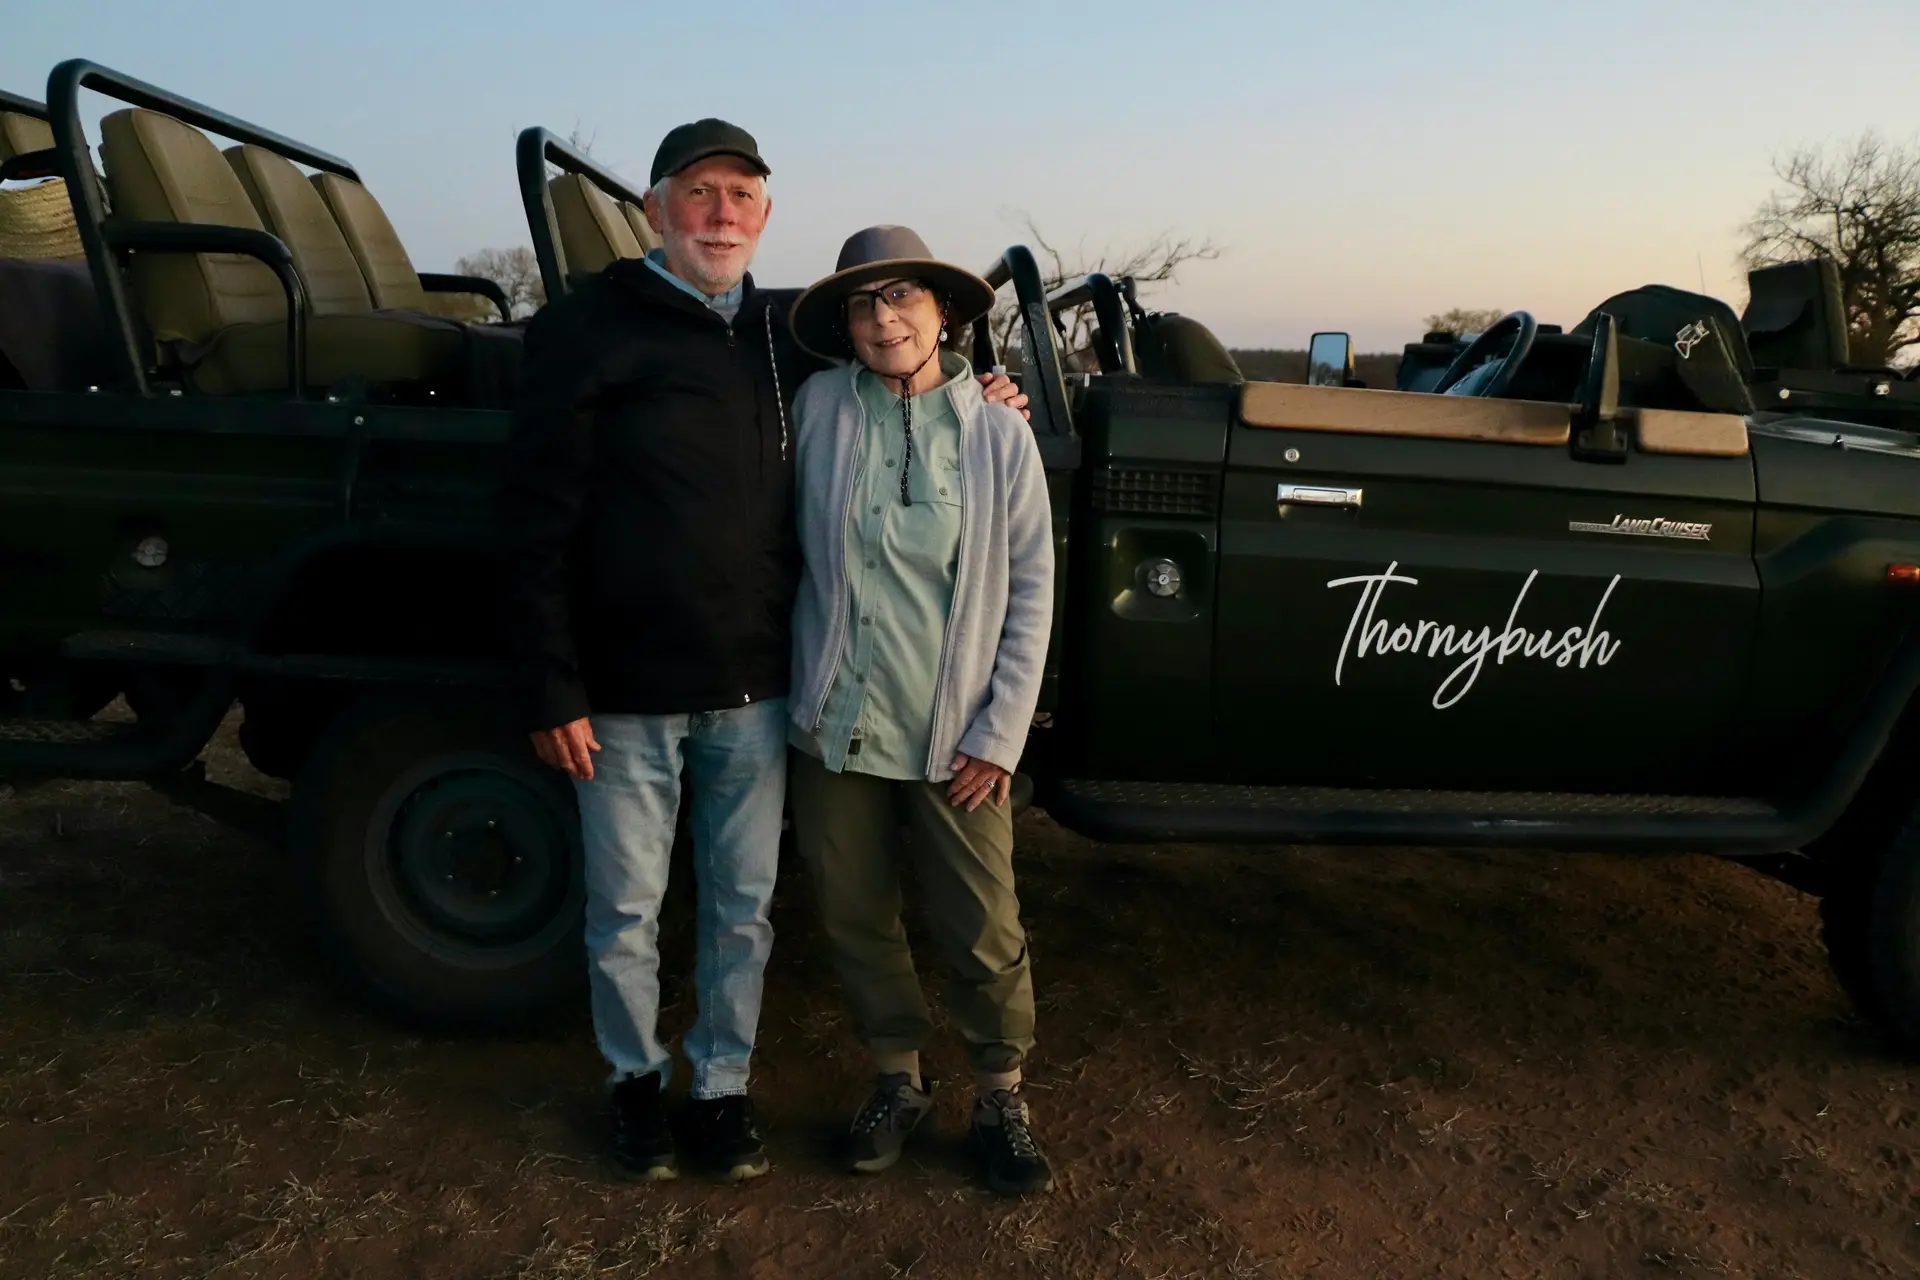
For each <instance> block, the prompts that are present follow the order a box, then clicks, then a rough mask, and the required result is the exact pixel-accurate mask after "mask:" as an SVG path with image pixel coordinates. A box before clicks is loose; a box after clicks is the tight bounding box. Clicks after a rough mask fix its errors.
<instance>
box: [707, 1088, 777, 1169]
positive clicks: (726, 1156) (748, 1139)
mask: <svg viewBox="0 0 1920 1280" xmlns="http://www.w3.org/2000/svg"><path fill="white" fill-rule="evenodd" d="M687 1145H688V1146H689V1147H691V1148H692V1151H691V1153H690V1154H691V1155H692V1156H693V1158H694V1159H696V1160H698V1162H699V1163H700V1164H701V1165H702V1166H703V1167H705V1168H708V1169H711V1170H713V1171H714V1172H716V1173H718V1174H719V1175H720V1176H722V1177H724V1178H725V1179H726V1180H727V1181H728V1182H745V1181H746V1180H747V1179H749V1178H757V1177H759V1176H760V1175H761V1174H763V1173H765V1172H766V1171H767V1169H768V1162H767V1148H766V1145H765V1144H764V1143H763V1142H761V1140H760V1129H759V1126H758V1125H757V1124H756V1123H755V1122H754V1116H753V1103H752V1101H751V1100H750V1099H748V1097H747V1096H746V1095H745V1094H744V1093H739V1094H730V1095H729V1096H727V1097H724V1098H691V1099H689V1100H688V1101H687Z"/></svg>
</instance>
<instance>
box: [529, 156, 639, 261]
mask: <svg viewBox="0 0 1920 1280" xmlns="http://www.w3.org/2000/svg"><path fill="white" fill-rule="evenodd" d="M547 193H548V195H549V196H550V197H551V198H552V200H553V219H554V222H555V223H556V224H558V226H559V229H560V252H561V253H563V254H565V255H566V258H567V280H568V283H569V284H570V285H577V284H579V283H580V282H581V281H583V280H585V279H587V278H588V277H590V276H597V275H599V274H600V273H601V272H602V271H604V270H606V269H607V267H608V265H609V264H611V263H613V262H615V261H617V260H618V259H621V258H638V257H641V256H642V255H643V254H645V252H646V250H647V248H648V246H647V245H645V244H643V243H642V241H641V239H640V237H639V235H638V234H637V233H636V232H635V230H634V225H633V223H632V221H630V220H629V219H628V217H627V214H626V211H625V207H623V206H622V205H621V204H617V203H615V202H614V200H613V198H612V197H611V196H609V195H608V194H607V193H606V192H604V191H602V190H601V189H600V187H599V185H598V184H597V183H595V182H593V181H592V180H591V179H589V178H586V177H584V176H583V175H581V174H577V173H563V174H561V175H560V176H559V177H557V178H555V179H554V180H553V181H552V182H551V183H549V184H548V185H547ZM641 225H642V226H645V225H646V220H645V218H644V217H643V218H642V219H641ZM651 230H652V228H650V227H649V228H648V231H649V232H651Z"/></svg>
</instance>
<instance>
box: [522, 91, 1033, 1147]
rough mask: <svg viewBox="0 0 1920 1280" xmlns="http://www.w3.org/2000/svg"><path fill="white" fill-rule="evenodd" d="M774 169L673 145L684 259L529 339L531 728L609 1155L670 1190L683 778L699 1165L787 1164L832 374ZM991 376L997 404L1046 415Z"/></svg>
mask: <svg viewBox="0 0 1920 1280" xmlns="http://www.w3.org/2000/svg"><path fill="white" fill-rule="evenodd" d="M768 173H769V169H768V167H767V164H766V162H765V161H764V160H762V159H761V157H760V154H759V149H758V146H757V144H756V143H755V141H754V139H753V137H752V136H751V135H749V134H748V133H747V132H746V131H744V130H742V129H740V128H738V127H737V126H734V125H732V124H729V123H727V122H725V121H723V120H715V119H705V120H699V121H695V122H693V123H691V124H685V125H681V126H680V127H678V128H676V129H674V130H673V131H672V132H670V133H668V134H667V136H666V138H665V139H664V140H663V141H662V142H661V144H660V147H659V150H658V152H657V153H656V155H655V156H654V161H653V171H652V175H651V177H650V178H649V182H650V183H651V186H652V189H651V191H650V192H649V193H648V196H647V199H646V203H645V207H646V214H647V219H648V221H649V222H651V223H652V224H653V227H654V229H655V230H656V231H657V232H659V233H660V236H661V239H662V241H663V245H664V247H663V248H662V249H659V250H655V251H654V252H653V253H652V254H651V255H649V256H648V257H647V258H644V259H629V260H624V261H620V262H616V263H614V264H613V265H611V266H609V267H608V268H607V269H606V270H605V271H604V272H602V273H601V274H600V275H599V276H597V277H595V278H594V279H592V280H589V281H587V282H586V283H585V284H583V285H581V286H579V287H578V288H576V289H574V290H573V291H572V292H570V293H568V294H567V295H566V296H565V297H563V298H560V299H557V300H555V301H554V302H552V303H551V304H550V305H548V306H547V307H545V308H544V309H542V310H541V312H540V313H539V314H538V315H536V316H535V317H534V318H533V320H532V321H531V322H530V323H529V325H528V327H527V335H526V386H525V391H524V394H523V399H522V402H521V406H520V409H519V412H518V415H517V417H516V421H515V427H514V432H513V438H512V441H511V443H510V445H509V448H508V456H507V468H506V478H505V483H504V486H503V491H502V497H501V506H500V516H501V525H502V532H503V535H504V538H505V541H506V545H507V558H506V565H507V575H506V576H507V582H506V602H507V625H508V632H509V636H510V639H511V642H512V644H513V647H514V650H515V653H516V655H517V657H518V660H519V665H520V669H521V671H522V673H523V676H524V688H525V691H526V712H525V714H526V717H527V725H528V728H529V730H530V732H531V733H532V738H533V745H534V749H535V751H536V752H537V753H538V754H539V756H540V758H541V759H542V760H543V761H545V762H546V763H547V764H549V765H551V766H552V767H554V768H556V769H560V770H563V771H565V772H566V773H567V775H568V776H569V777H571V778H572V779H573V781H574V787H575V791H576V794H577V795H578V797H579V802H580V815H581V835H582V839H583V842H584V845H585V854H586V889H587V919H586V942H587V952H588V959H589V986H590V992H591V996H592V1007H593V1020H594V1029H595V1036H596V1039H597V1040H598V1042H599V1046H600V1050H601V1052H602V1053H603V1054H604V1055H605V1056H606V1059H607V1061H608V1062H609V1063H610V1064H611V1067H612V1076H611V1082H612V1113H613V1116H612V1130H613V1133H612V1140H613V1141H612V1145H613V1155H614V1158H615V1160H616V1161H617V1162H618V1163H619V1164H620V1166H621V1167H622V1168H624V1169H625V1170H627V1171H628V1172H630V1173H632V1174H634V1175H636V1176H639V1177H643V1178H650V1179H659V1178H671V1177H674V1176H676V1173H677V1166H678V1161H677V1156H676V1144H675V1141H674V1137H673V1133H672V1128H671V1126H670V1125H669V1123H668V1115H667V1109H666V1105H665V1099H664V1093H665V1088H666V1085H667V1083H668V1081H669V1079H670V1078H671V1075H672V1068H673V1063H672V1059H671V1057H670V1056H669V1054H668V1053H667V1051H666V1049H665V1048H664V1047H663V1046H662V1044H661V1041H660V1037H659V1031H658V1028H657V1026H656V1023H657V1019H658V1014H659V982H658V966H659V953H658V950H657V945H656V940H657V934H658V922H659V909H660V903H661V899H662V897H663V895H664V893H665V891H666V884H667V867H668V855H669V851H670V850H671V848H672V845H673V837H674V830H675V825H676V822H677V820H678V815H679V805H680V779H681V774H682V771H683V770H684V771H685V773H686V775H687V779H688V784H689V791H690V797H689V799H690V806H691V809H690V814H689V817H690V820H691V821H690V826H691V834H692V840H693V866H694V875H695V877H696V881H697V889H698V896H699V904H700V905H699V915H698V920H697V931H696V932H697V944H696V955H695V969H694V983H695V987H696V989H697V994H698V1003H699V1008H698V1015H697V1017H696V1019H695V1022H694V1025H693V1026H692V1028H691V1029H690V1030H689V1031H688V1033H687V1035H686V1039H685V1041H684V1045H683V1048H684V1051H685V1053H686V1056H687V1059H688V1063H689V1066H690V1068H691V1075H692V1082H691V1087H690V1089H689V1093H690V1100H689V1103H688V1115H687V1120H688V1123H687V1126H686V1134H685V1138H686V1144H687V1145H688V1146H690V1147H691V1151H690V1153H689V1154H690V1155H692V1156H693V1157H694V1161H695V1163H697V1164H700V1165H702V1166H705V1167H707V1168H710V1169H712V1170H714V1171H716V1172H718V1173H720V1174H721V1175H723V1176H725V1177H727V1178H729V1179H735V1180H738V1179H745V1178H753V1177H758V1176H759V1175H760V1174H762V1173H765V1172H766V1170H767V1167H768V1161H767V1155H766V1150H765V1146H764V1143H763V1141H762V1138H761V1135H760V1132H759V1127H758V1125H757V1123H756V1121H755V1118H754V1110H753V1106H752V1103H751V1102H750V1100H749V1098H748V1092H747V1085H748V1063H749V1058H750V1056H751V1054H752V1050H753V1042H754V1034H755V1030H756V1028H757V1026H758V1022H759V1015H760V997H761V987H762V978H763V973H764V970H765V967H766V961H767V954H768V951H769V949H770V948H771V946H772V941H773V930H772V927H771V926H770V924H769V923H768V904H769V901H770V899H771V898H772V895H773V884H774V873H775V869H776V865H777V863H778V856H779V844H780V825H781V813H782V810H783V807H784V801H785V790H786V729H785V719H786V694H787V680H788V672H789V669H790V661H791V651H790V638H789V616H790V613H791V608H792V602H793V594H794V589H795V584H796V581H797V577H798V566H799V559H798V551H797V541H796V537H795V532H794V527H793V508H792V483H793V470H792V466H793V438H792V428H791V423H790V420H789V414H790V407H791V398H792V395H793V392H794V391H795V390H796V389H797V388H798V386H799V384H800V383H801V382H802V381H804V380H805V378H806V377H807V376H808V375H809V374H811V373H813V372H814V371H815V370H816V369H818V368H819V367H820V365H819V363H818V361H816V360H815V359H813V358H812V357H810V356H809V355H807V354H806V352H804V351H803V350H802V349H801V348H800V347H799V346H798V345H797V344H796V343H795V342H794V341H793V338H792V335H791V334H790V333H789V331H788V328H787V311H788V308H789V307H790V306H791V304H792V301H793V297H794V294H793V292H791V291H775V290H764V289H760V288H758V287H756V285H755V284H754V281H753V278H752V276H751V275H749V274H748V271H747V267H748V264H749V263H750V262H751V261H752V259H753V254H754V250H755V247H756V246H757V245H758V243H759V240H760V234H761V232H762V230H764V228H765V227H766V225H767V219H768V215H769V214H770V213H771V211H772V207H773V202H772V200H771V198H770V197H769V196H768V194H767V188H766V177H767V174H768ZM987 381H988V397H989V398H990V399H997V400H1006V401H1008V402H1009V403H1011V404H1013V405H1014V406H1015V407H1016V408H1017V407H1019V406H1020V405H1022V404H1024V403H1025V397H1024V396H1021V395H1019V394H1018V393H1017V392H1016V391H1015V389H1014V388H1013V387H1012V385H1011V383H1009V382H1008V381H1007V380H1006V379H1005V378H1004V377H996V378H990V379H988V380H987ZM596 753H597V754H598V756H599V759H598V761H597V762H596V760H595V759H594V756H595V754H596Z"/></svg>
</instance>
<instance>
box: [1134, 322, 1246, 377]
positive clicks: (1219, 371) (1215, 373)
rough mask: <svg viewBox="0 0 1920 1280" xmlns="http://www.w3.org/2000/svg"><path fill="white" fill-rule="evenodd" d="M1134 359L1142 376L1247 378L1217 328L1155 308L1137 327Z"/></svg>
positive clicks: (1135, 330)
mask: <svg viewBox="0 0 1920 1280" xmlns="http://www.w3.org/2000/svg"><path fill="white" fill-rule="evenodd" d="M1134 363H1135V364H1137V365H1138V366H1139V367H1140V374H1141V376H1142V377H1146V378H1152V379H1154V380H1155V381H1159V382H1218V383H1226V384H1228V385H1233V384H1237V383H1241V382H1245V381H1246V376H1245V375H1244V374H1242V373H1241V372H1240V366H1239V364H1238V363H1237V362H1236V361H1235V360H1234V358H1233V356H1232V354H1231V353H1230V352H1228V350H1227V348H1226V347H1225V345H1224V344H1222V343H1221V341H1220V339H1219V338H1217V337H1215V336H1214V334H1213V331H1212V330H1211V329H1209V328H1207V326H1205V325H1203V324H1201V323H1200V322H1199V321H1198V320H1195V319H1193V318H1192V317H1190V316H1183V315H1179V314H1177V313H1175V312H1171V311H1160V312H1154V313H1153V314H1151V315H1149V316H1148V317H1147V321H1146V323H1145V324H1143V325H1136V326H1135V329H1134Z"/></svg>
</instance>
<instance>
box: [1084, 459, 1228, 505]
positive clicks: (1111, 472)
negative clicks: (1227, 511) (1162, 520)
mask: <svg viewBox="0 0 1920 1280" xmlns="http://www.w3.org/2000/svg"><path fill="white" fill-rule="evenodd" d="M1219 483H1220V480H1219V477H1218V476H1216V475H1214V474H1213V473H1211V472H1206V471H1146V470H1130V469H1125V468H1121V467H1109V468H1108V469H1106V470H1104V471H1098V472H1095V473H1094V477H1093V508H1094V510H1096V511H1119V512H1130V513H1133V514H1137V515H1155V516H1211V515H1213V513H1214V511H1215V510H1216V508H1217V506H1218V495H1217V494H1216V493H1215V489H1216V488H1217V487H1218V485H1219Z"/></svg>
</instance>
